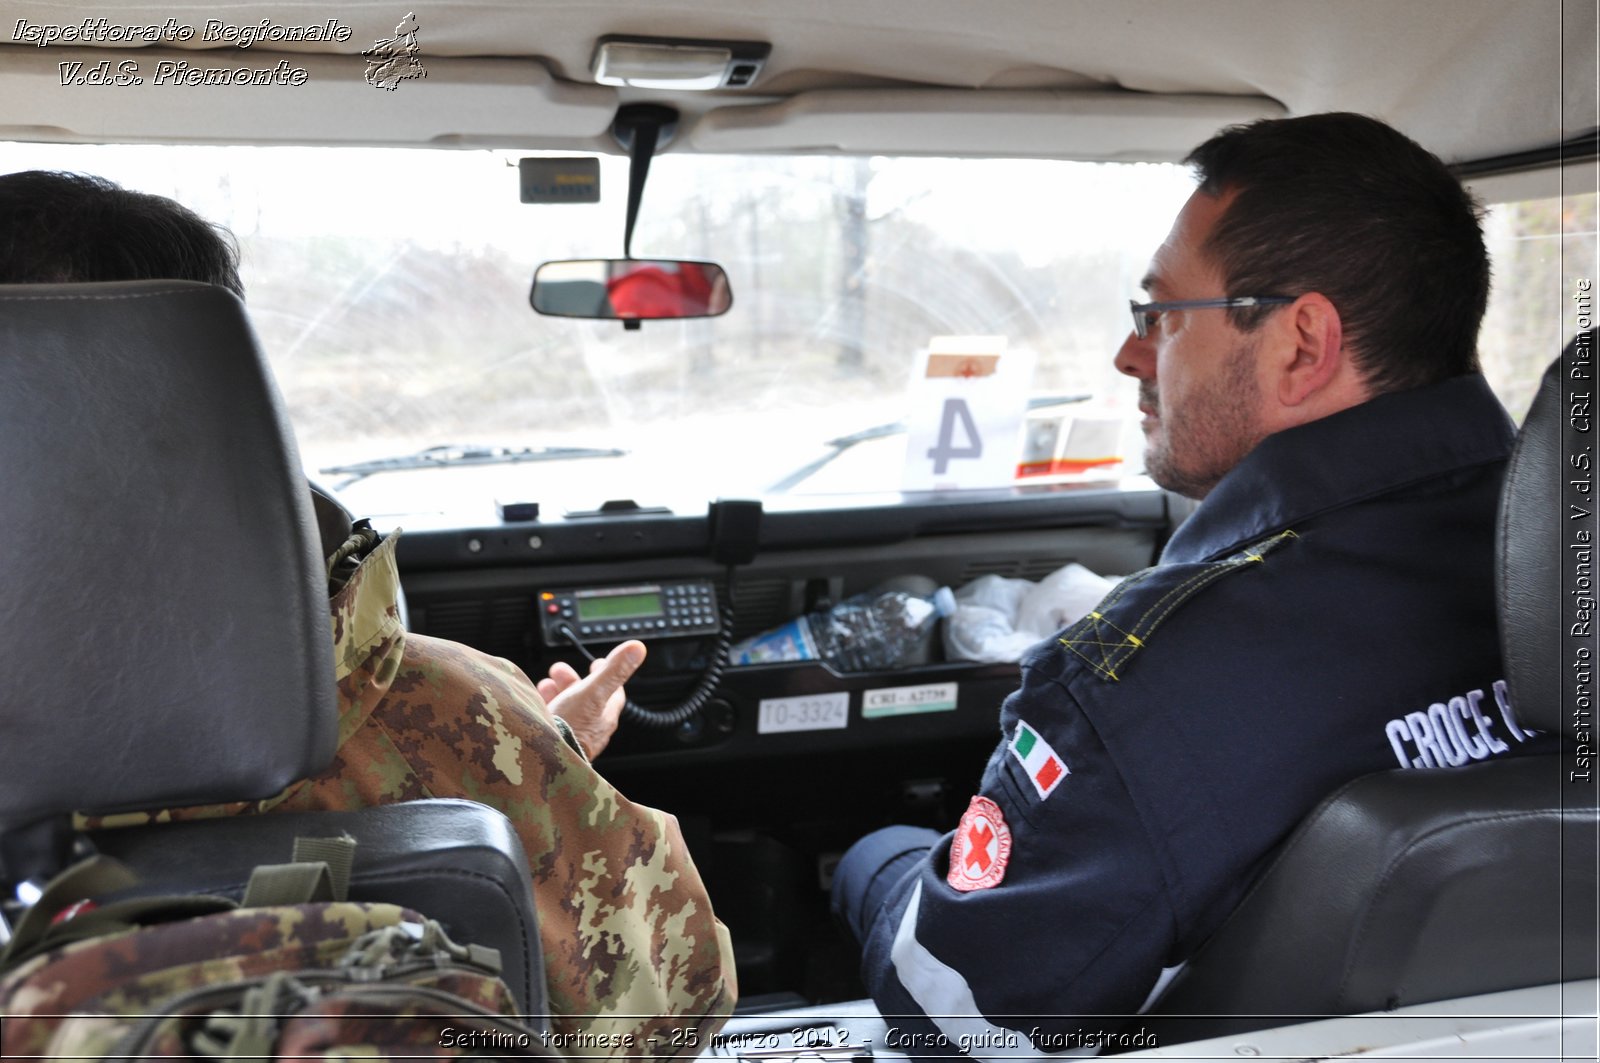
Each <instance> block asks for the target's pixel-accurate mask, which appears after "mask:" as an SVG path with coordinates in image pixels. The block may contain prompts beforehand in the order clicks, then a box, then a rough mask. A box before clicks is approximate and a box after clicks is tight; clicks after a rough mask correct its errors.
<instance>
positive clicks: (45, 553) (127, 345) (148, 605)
mask: <svg viewBox="0 0 1600 1063" xmlns="http://www.w3.org/2000/svg"><path fill="white" fill-rule="evenodd" d="M0 485H3V488H4V490H3V501H0V653H3V654H4V658H5V661H6V666H5V677H4V680H3V681H0V757H3V758H4V762H5V763H4V766H3V768H0V835H3V834H5V833H6V832H9V831H12V830H14V829H18V828H22V827H26V826H30V825H32V824H36V823H39V822H41V821H46V820H53V819H55V818H57V817H60V816H62V815H63V814H65V813H70V812H73V811H79V810H82V811H94V812H115V811H128V810H144V809H152V808H162V807H174V806H182V805H191V804H200V803H209V802H215V801H225V800H245V799H254V798H261V797H266V796H270V795H271V794H274V793H276V792H278V791H279V790H281V789H282V788H283V787H284V786H286V785H287V784H289V783H290V782H292V781H294V780H295V779H297V778H300V777H303V776H305V775H307V774H310V773H313V772H315V771H318V770H320V769H321V768H323V767H325V766H326V765H327V764H328V762H329V761H331V760H332V757H333V752H334V747H335V744H336V740H337V733H336V728H337V720H336V712H335V707H334V687H333V659H332V658H333V651H332V640H331V637H330V620H329V617H328V606H327V594H326V584H325V578H324V571H323V565H322V563H321V559H320V558H319V557H318V547H317V530H316V524H315V521H314V520H313V517H312V511H311V502H310V498H309V497H308V494H307V491H306V481H305V477H304V475H303V473H302V471H301V468H300V462H299V457H298V455H297V453H296V451H295V446H294V438H293V435H292V433H291V431H290V429H289V427H288V422H287V420H286V419H285V417H284V413H283V409H282V404H281V401H280V399H279V397H278V394H277V389H276V387H275V386H274V384H273V382H272V378H271V375H270V373H269V372H268V370H267V367H266V363H265V361H264V359H263V358H262V355H261V352H260V349H259V347H258V345H257V343H256V340H255V335H254V333H253V332H252V331H251V328H250V324H249V322H248V320H247V319H246V317H245V312H244V308H243V306H242V305H241V304H240V302H239V300H238V299H237V298H235V297H234V296H233V295H232V294H231V293H229V292H227V291H224V290H222V289H220V288H214V287H210V286H208V285H203V284H194V283H188V282H180V281H138V282H128V283H118V284H70V285H69V284H60V285H0Z"/></svg>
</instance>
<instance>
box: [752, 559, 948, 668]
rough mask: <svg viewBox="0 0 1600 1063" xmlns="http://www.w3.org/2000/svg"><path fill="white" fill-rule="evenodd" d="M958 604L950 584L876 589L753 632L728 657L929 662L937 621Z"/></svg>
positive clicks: (845, 663) (885, 664)
mask: <svg viewBox="0 0 1600 1063" xmlns="http://www.w3.org/2000/svg"><path fill="white" fill-rule="evenodd" d="M930 582H931V581H930ZM955 607H956V599H955V595H954V594H952V593H951V591H950V588H949V587H940V588H938V589H937V590H935V591H934V592H933V593H932V594H930V595H922V594H915V593H912V592H911V591H906V590H898V589H892V590H884V589H881V588H880V589H876V590H871V591H868V592H867V593H866V594H858V595H856V596H855V597H853V598H846V599H845V600H844V601H842V602H840V603H839V604H838V605H835V606H834V607H833V608H832V609H822V610H818V611H817V612H814V613H807V614H806V615H805V616H802V617H797V618H796V619H794V620H791V621H789V622H788V623H787V624H783V625H782V626H780V627H775V628H773V629H772V630H771V631H764V632H762V633H761V634H759V635H753V636H751V637H750V638H747V639H745V640H744V641H743V642H741V643H739V644H738V645H737V646H734V647H733V648H732V649H730V650H729V651H728V660H729V662H730V663H732V664H768V663H771V662H773V661H815V660H823V661H827V662H828V663H829V664H832V665H833V666H834V667H836V668H838V669H839V670H840V671H844V672H879V671H887V670H889V669H893V668H907V667H910V666H912V665H917V664H926V663H927V662H928V659H929V651H930V647H931V642H932V637H933V632H934V626H935V625H936V624H938V622H939V618H940V617H942V616H949V615H950V614H951V613H952V612H954V611H955Z"/></svg>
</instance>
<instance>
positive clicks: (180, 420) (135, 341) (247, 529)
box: [0, 281, 546, 1023]
mask: <svg viewBox="0 0 1600 1063" xmlns="http://www.w3.org/2000/svg"><path fill="white" fill-rule="evenodd" d="M0 498H3V500H0V588H3V589H0V652H3V655H4V658H5V660H6V668H5V674H4V677H3V679H0V758H3V764H0V886H3V887H4V891H5V893H7V894H9V893H11V892H12V891H13V890H14V889H15V887H16V886H17V885H18V884H19V883H23V882H25V881H33V882H38V881H41V880H43V879H45V878H48V877H49V876H50V875H52V874H53V873H55V872H56V871H58V870H60V869H61V868H62V867H63V866H65V865H66V864H67V863H68V862H70V860H72V859H73V857H74V855H75V853H77V852H81V851H83V850H84V848H85V844H86V842H87V841H88V839H85V838H82V837H78V836H76V835H74V834H73V833H72V831H71V827H70V824H71V814H72V813H73V812H75V811H88V812H96V813H111V812H119V811H137V810H146V809H154V808H165V807H179V806H184V805H196V804H210V803H214V802H223V801H236V800H246V799H256V798H263V797H267V796H270V795H272V794H274V793H276V792H278V791H279V790H281V789H282V788H283V787H284V786H286V785H287V784H288V783H290V782H292V781H294V780H295V779H297V778H300V777H303V776H305V775H308V774H311V773H314V772H316V771H318V770H320V769H321V768H323V767H325V766H326V765H327V764H328V763H329V762H330V761H331V760H332V758H333V754H334V749H335V744H336V740H337V735H336V719H335V706H334V691H333V682H332V677H333V661H332V639H331V635H330V619H329V615H328V607H327V581H326V574H325V570H324V565H323V560H322V556H321V551H320V549H319V545H318V533H317V525H316V522H315V520H314V518H313V513H312V506H311V501H310V497H309V495H308V493H307V491H306V481H305V478H304V475H303V473H302V472H301V469H300V465H299V460H298V457H297V455H296V452H295V448H294V443H293V435H292V433H291V431H290V429H289V427H288V424H287V421H286V420H285V418H284V414H283V411H282V406H281V402H280V400H279V398H278V395H277V392H276V389H275V387H274V385H273V383H272V379H271V375H270V373H269V372H268V370H267V368H266V363H265V360H264V359H263V358H262V357H261V354H260V351H259V349H258V347H257V344H256V341H255V338H254V334H253V333H252V331H251V329H250V326H249V323H248V321H247V319H246V317H245V313H244V310H243V307H242V306H241V304H240V303H239V301H238V300H237V299H236V298H234V297H233V296H232V295H231V294H229V293H228V292H226V291H223V290H222V289H219V288H212V287H209V286H206V285H201V284H192V283H187V282H178V281H172V282H165V281H155V282H151V281H145V282H130V283H122V284H95V285H10V286H0ZM340 833H348V834H350V835H351V836H353V837H355V838H356V840H357V842H358V845H357V849H356V864H355V867H354V869H353V874H352V884H353V885H352V894H353V896H355V897H356V898H357V899H367V900H379V899H381V900H386V901H391V902H394V903H399V904H403V905H408V906H410V907H413V908H416V909H418V910H420V911H422V912H424V913H425V914H428V915H430V916H432V917H434V918H436V919H439V920H440V921H441V922H443V923H444V924H445V926H446V927H447V929H449V931H450V932H451V934H452V935H453V936H455V937H456V938H457V939H458V940H462V941H471V942H474V943H477V944H482V945H489V946H493V947H495V948H498V949H499V950H500V951H501V953H502V958H503V961H504V963H505V977H506V980H507V982H508V983H509V984H510V985H511V988H512V989H513V991H514V992H516V993H517V995H518V997H519V999H521V1000H522V1001H523V1002H524V1004H525V1011H526V1012H527V1014H528V1015H530V1016H532V1017H534V1021H535V1023H537V1021H538V1019H539V1018H541V1017H543V1016H544V1015H545V1012H546V1008H545V1003H544V985H545V983H544V976H543V966H542V961H541V957H540V952H539V946H538V934H537V920H536V917H535V914H534V910H533V906H532V893H531V889H530V884H529V878H528V870H527V863H526V860H525V858H524V856H523V853H522V849H521V846H520V844H519V843H518V840H517V837H516V835H515V833H514V832H513V831H512V830H511V828H510V824H509V823H508V822H507V821H506V820H505V818H504V817H503V816H501V815H500V814H499V813H498V812H495V811H493V810H491V809H488V808H486V807H483V806H479V805H474V804H471V803H468V802H460V801H426V802H416V803H411V804H405V805H393V806H387V807H382V808H376V809H369V810H365V811H361V812H349V813H308V814H298V813H291V814H282V815H277V814H274V815H266V816H239V817H231V818H227V819H221V820H210V821H204V822H198V821H197V822H186V823H176V824H161V825H156V826H150V827H139V828H125V829H119V830H106V831H100V832H96V833H95V835H94V836H93V839H92V841H93V844H94V845H95V846H98V847H99V848H100V849H102V850H103V851H106V852H108V853H110V854H111V855H114V856H116V857H118V858H120V859H122V860H124V861H125V862H127V863H129V864H131V865H132V866H134V867H135V869H137V870H140V871H142V872H144V873H145V874H146V875H147V876H148V877H149V878H151V879H152V880H155V881H159V882H162V883H164V884H171V885H173V886H174V887H187V888H193V889H196V890H199V889H221V890H225V891H226V890H230V889H231V890H235V891H236V890H237V888H238V887H240V886H242V884H243V881H244V878H245V877H246V876H247V875H248V872H249V870H250V868H251V867H253V866H254V865H256V864H259V863H281V862H284V861H286V860H288V859H289V853H290V846H291V843H292V839H293V838H295V837H297V836H312V837H322V836H331V835H337V834H340Z"/></svg>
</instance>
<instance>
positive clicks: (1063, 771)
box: [1011, 720, 1072, 801]
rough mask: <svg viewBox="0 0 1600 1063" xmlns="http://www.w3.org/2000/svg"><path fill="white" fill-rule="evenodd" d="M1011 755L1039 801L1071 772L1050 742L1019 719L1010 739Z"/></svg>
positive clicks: (1048, 794)
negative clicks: (1015, 731) (1014, 734)
mask: <svg viewBox="0 0 1600 1063" xmlns="http://www.w3.org/2000/svg"><path fill="white" fill-rule="evenodd" d="M1011 755H1012V756H1013V757H1016V758H1017V763H1018V764H1021V765H1022V770H1023V772H1024V773H1025V774H1026V775H1027V776H1028V781H1029V782H1031V783H1033V788H1034V790H1036V791H1037V792H1038V794H1039V800H1041V801H1043V800H1044V799H1045V798H1047V797H1049V796H1050V792H1051V791H1052V790H1054V789H1055V788H1056V787H1057V786H1060V785H1061V780H1062V779H1065V778H1066V777H1067V776H1068V775H1071V774H1072V772H1071V770H1070V769H1068V767H1067V762H1066V761H1064V760H1062V759H1061V758H1060V757H1059V756H1057V755H1056V751H1055V750H1053V749H1051V748H1050V743H1049V742H1046V741H1045V740H1044V739H1043V738H1041V737H1039V732H1037V731H1035V730H1034V729H1033V728H1032V727H1029V726H1028V725H1027V724H1026V723H1023V722H1022V721H1021V720H1018V721H1017V733H1016V736H1015V737H1014V738H1012V739H1011Z"/></svg>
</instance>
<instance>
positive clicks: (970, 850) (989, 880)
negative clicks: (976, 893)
mask: <svg viewBox="0 0 1600 1063" xmlns="http://www.w3.org/2000/svg"><path fill="white" fill-rule="evenodd" d="M1010 859H1011V828H1010V827H1008V826H1006V817H1005V814H1004V813H1002V812H1001V811H1000V806H999V805H997V804H995V803H994V802H993V801H991V800H989V799H988V798H987V797H974V798H973V799H972V803H971V804H970V805H968V806H967V812H966V815H964V816H962V817H961V825H960V826H959V827H957V828H956V836H955V840H954V841H952V842H951V843H950V870H949V872H948V873H947V874H946V875H945V881H946V882H948V883H950V885H951V887H952V888H954V889H958V890H960V891H961V892H962V893H970V892H972V891H973V890H986V889H989V888H990V887H993V886H998V885H1000V880H1001V879H1003V878H1005V877H1006V862H1007V861H1008V860H1010Z"/></svg>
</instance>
